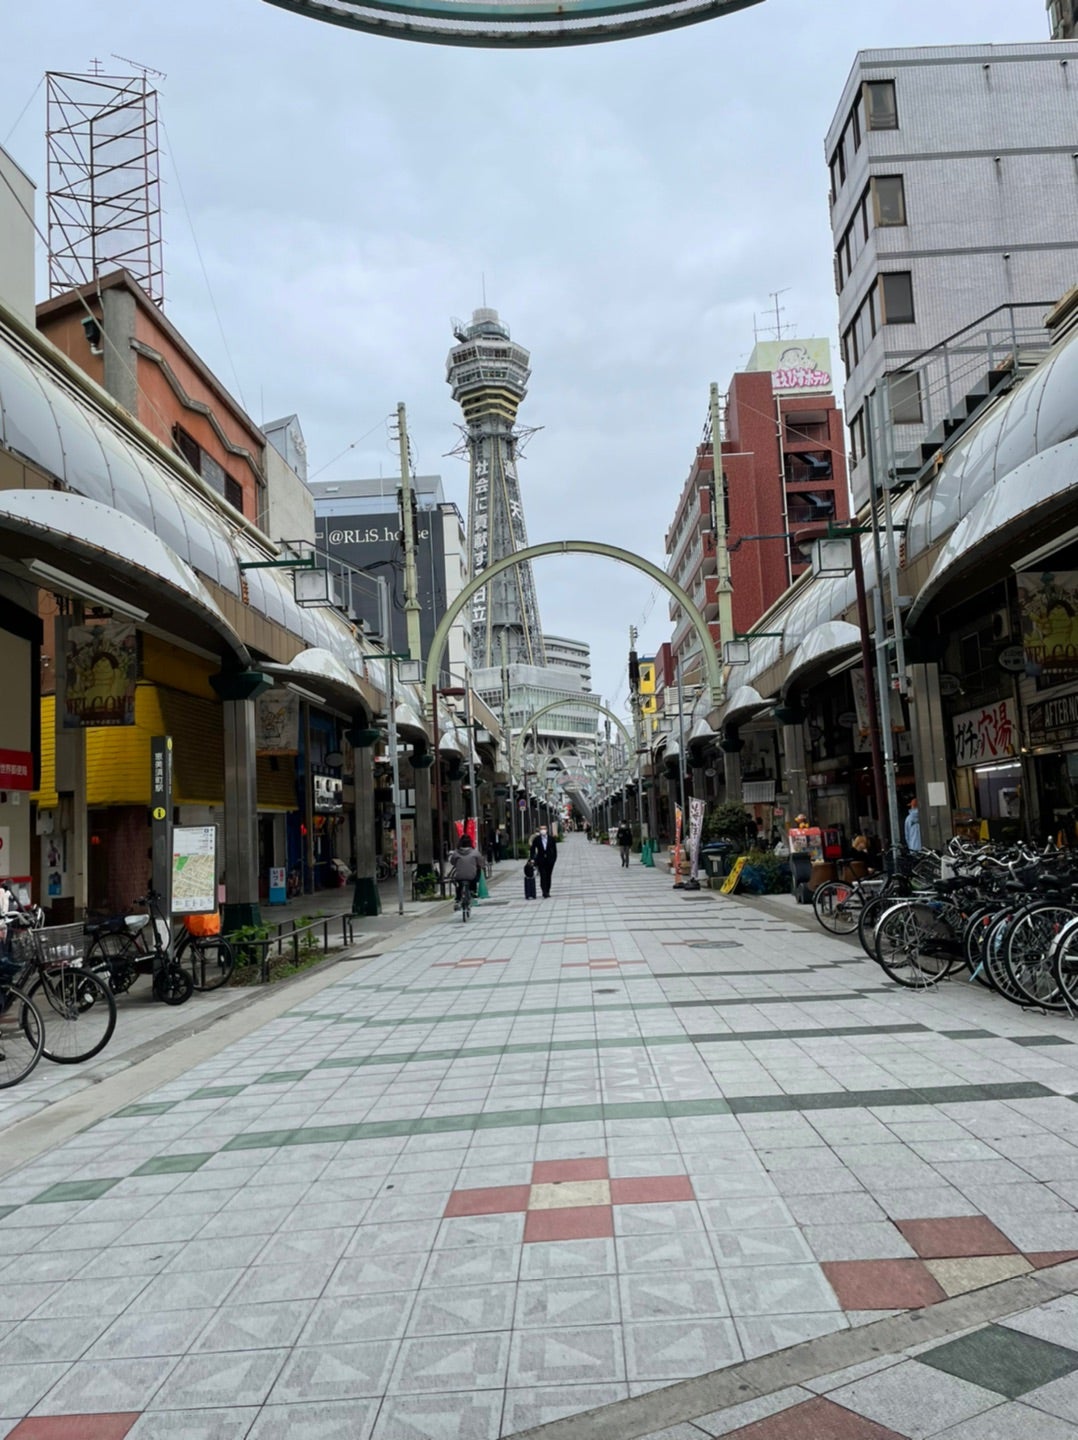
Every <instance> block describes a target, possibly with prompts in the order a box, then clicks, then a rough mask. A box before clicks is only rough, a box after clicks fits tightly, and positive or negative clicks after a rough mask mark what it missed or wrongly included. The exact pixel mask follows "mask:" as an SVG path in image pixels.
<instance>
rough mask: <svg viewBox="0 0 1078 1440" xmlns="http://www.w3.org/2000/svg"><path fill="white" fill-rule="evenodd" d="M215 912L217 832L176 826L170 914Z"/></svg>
mask: <svg viewBox="0 0 1078 1440" xmlns="http://www.w3.org/2000/svg"><path fill="white" fill-rule="evenodd" d="M216 909H217V830H216V829H215V827H214V826H213V825H177V826H176V827H175V829H174V830H173V832H172V913H173V914H174V915H201V914H205V913H206V912H208V911H211V910H216Z"/></svg>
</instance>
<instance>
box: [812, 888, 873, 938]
mask: <svg viewBox="0 0 1078 1440" xmlns="http://www.w3.org/2000/svg"><path fill="white" fill-rule="evenodd" d="M864 906H865V900H864V893H863V891H862V890H861V889H860V888H859V887H858V886H856V885H850V884H847V882H846V881H845V880H828V881H827V883H826V884H824V885H820V886H817V889H816V893H815V895H813V897H812V909H813V912H814V913H815V915H816V919H817V920H818V921H819V922H820V924H821V925H822V926H823V928H824V929H825V930H830V932H831V934H832V935H849V934H850V933H851V932H852V931H854V930H856V929H857V922H858V920H859V919H860V917H861V911H862V910H863V909H864Z"/></svg>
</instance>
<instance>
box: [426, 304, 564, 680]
mask: <svg viewBox="0 0 1078 1440" xmlns="http://www.w3.org/2000/svg"><path fill="white" fill-rule="evenodd" d="M453 333H454V334H455V335H456V337H457V340H458V341H459V342H460V343H459V344H457V345H455V346H454V347H453V349H452V350H450V352H449V359H448V361H447V362H446V379H447V380H448V382H449V384H450V385H451V386H452V387H453V399H454V400H456V401H457V402H458V404H459V405H460V407H461V410H462V411H463V412H464V428H465V433H466V435H467V446H468V459H469V465H470V474H469V480H468V544H469V547H470V551H471V566H472V574H473V576H474V575H478V574H479V573H480V571H482V570H484V569H486V567H487V566H488V565H490V564H492V563H493V562H494V561H495V560H500V559H502V557H503V556H505V555H512V554H515V553H516V552H517V551H518V550H524V549H526V548H527V544H528V535H527V531H526V529H525V526H524V506H523V504H522V502H521V498H520V480H519V478H518V476H517V459H518V455H517V440H518V432H517V429H516V418H517V407H518V406H519V405H520V402H521V401H522V400H523V399H524V396H525V395H526V394H527V393H528V376H529V375H530V374H531V371H530V370H529V368H528V361H529V359H530V357H529V355H528V352H527V350H525V349H524V348H523V346H521V345H514V344H513V342H512V341H511V340H510V338H509V331H508V329H507V328H506V327H505V326H504V325H503V324H502V323H501V321H500V320H499V319H498V312H497V310H487V309H483V310H476V311H475V312H474V314H473V315H472V323H471V324H470V325H463V324H457V325H455V327H454V332H453ZM503 635H504V636H505V654H506V658H507V659H508V661H509V663H510V664H523V665H545V664H546V655H545V651H544V648H543V632H542V628H541V626H540V624H539V604H538V601H537V600H536V597H535V578H534V576H533V575H532V567H531V565H530V564H528V563H525V564H523V565H516V566H513V567H512V568H511V569H509V570H506V571H504V572H503V573H502V574H501V575H499V576H497V577H496V578H495V579H494V580H492V581H491V582H490V584H489V585H487V586H486V588H485V589H483V590H481V591H480V592H479V594H478V595H476V596H475V598H474V599H473V600H472V664H473V666H474V667H475V668H476V669H488V668H491V667H494V666H498V665H501V663H502V636H503Z"/></svg>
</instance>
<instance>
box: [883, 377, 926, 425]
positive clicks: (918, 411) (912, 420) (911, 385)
mask: <svg viewBox="0 0 1078 1440" xmlns="http://www.w3.org/2000/svg"><path fill="white" fill-rule="evenodd" d="M887 391H888V395H889V396H890V400H891V423H892V424H893V425H920V423H921V421H922V420H923V419H924V412H923V410H922V408H921V376H920V374H919V372H918V371H916V370H907V371H905V372H900V373H899V374H897V375H892V376H891V377H890V379H889V382H888V386H887Z"/></svg>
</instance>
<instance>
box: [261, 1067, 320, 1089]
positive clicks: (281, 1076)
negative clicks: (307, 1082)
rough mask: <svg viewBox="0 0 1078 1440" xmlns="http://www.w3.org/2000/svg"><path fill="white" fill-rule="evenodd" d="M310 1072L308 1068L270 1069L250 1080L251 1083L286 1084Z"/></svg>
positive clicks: (303, 1077)
mask: <svg viewBox="0 0 1078 1440" xmlns="http://www.w3.org/2000/svg"><path fill="white" fill-rule="evenodd" d="M310 1073H311V1072H310V1071H309V1070H270V1071H268V1072H267V1073H266V1074H265V1075H260V1076H259V1077H258V1079H257V1080H252V1081H251V1084H252V1085H286V1084H288V1083H289V1082H290V1081H293V1080H303V1079H305V1078H306V1077H307V1076H308V1075H309V1074H310Z"/></svg>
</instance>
